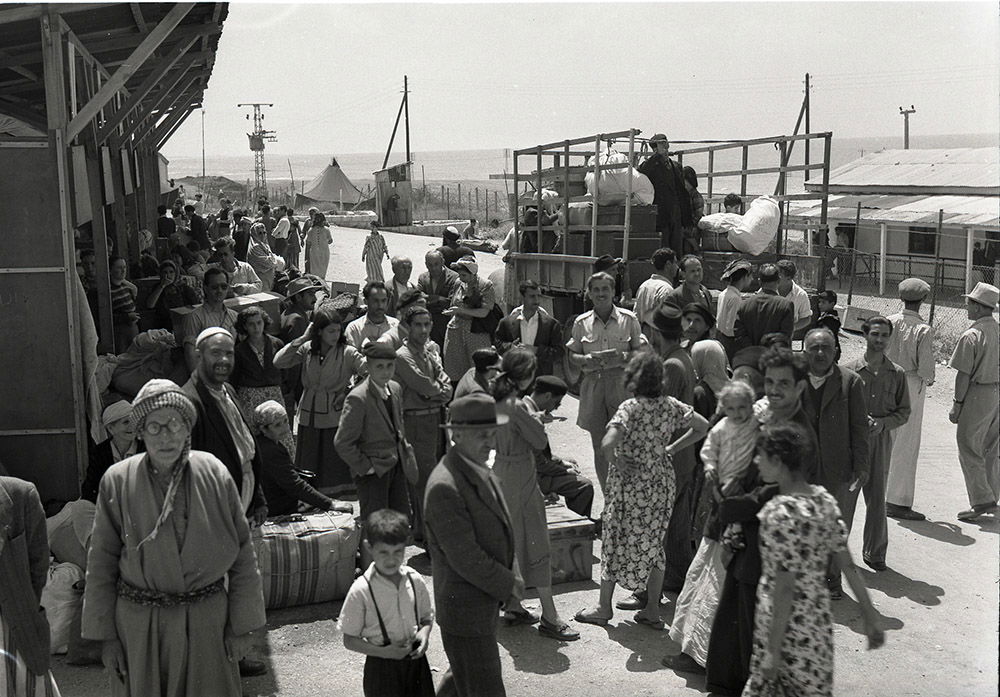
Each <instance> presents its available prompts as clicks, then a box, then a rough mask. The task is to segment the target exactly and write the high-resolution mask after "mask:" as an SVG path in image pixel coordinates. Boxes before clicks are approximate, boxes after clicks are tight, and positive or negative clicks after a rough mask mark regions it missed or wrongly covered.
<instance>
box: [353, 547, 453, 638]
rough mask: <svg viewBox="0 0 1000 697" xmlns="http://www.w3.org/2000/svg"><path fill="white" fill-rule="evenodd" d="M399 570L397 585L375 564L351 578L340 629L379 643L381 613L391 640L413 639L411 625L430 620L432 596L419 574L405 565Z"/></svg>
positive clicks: (412, 627)
mask: <svg viewBox="0 0 1000 697" xmlns="http://www.w3.org/2000/svg"><path fill="white" fill-rule="evenodd" d="M399 572H400V574H402V576H403V578H402V579H401V580H400V582H399V585H398V586H397V585H396V584H394V583H393V582H392V581H390V580H389V579H387V578H386V577H385V576H383V575H382V574H380V573H378V571H376V570H375V564H374V563H372V565H371V566H369V567H368V569H367V570H366V571H365V572H364V574H362V575H361V576H359V577H358V578H357V579H355V580H354V583H353V584H351V588H350V590H348V591H347V597H346V598H344V605H343V607H342V608H341V610H340V618H339V620H338V625H339V628H340V631H341V632H343V633H344V634H346V635H348V636H356V637H360V638H362V639H364V640H366V641H368V642H371V643H372V644H375V645H376V646H381V645H382V641H383V637H382V628H381V627H380V626H379V621H378V614H381V615H382V621H383V622H384V623H385V631H386V634H388V635H389V641H391V642H398V641H402V640H404V639H405V640H407V641H412V640H413V637H414V627H416V626H418V624H419V625H423V624H429V623H430V622H432V621H433V619H434V608H433V606H432V604H431V596H430V593H429V592H428V591H427V586H426V585H425V584H424V581H423V579H422V578H421V577H420V574H418V573H417V572H415V571H414V570H413V569H411V568H410V567H408V566H406V565H403V566H401V567H400V568H399ZM411 579H412V584H411V582H410V581H411ZM369 583H370V584H371V586H370V587H369V585H368V584H369ZM376 603H378V614H377V613H376V612H375V607H376ZM418 618H419V622H418Z"/></svg>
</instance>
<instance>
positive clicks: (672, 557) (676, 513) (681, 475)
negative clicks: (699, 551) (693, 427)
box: [663, 446, 698, 592]
mask: <svg viewBox="0 0 1000 697" xmlns="http://www.w3.org/2000/svg"><path fill="white" fill-rule="evenodd" d="M673 464H674V474H675V476H676V482H677V493H676V496H675V498H674V507H673V510H672V511H671V513H670V525H668V526H667V534H666V535H665V536H664V538H663V551H664V553H665V554H666V557H667V568H666V573H665V574H664V576H663V589H664V590H669V591H677V592H680V590H681V588H683V587H684V578H685V577H686V576H687V571H688V567H689V566H691V562H692V561H693V560H694V545H693V544H692V539H691V521H692V519H693V518H694V505H695V500H694V487H695V469H696V468H697V465H698V463H697V461H696V460H695V456H694V447H693V446H692V447H690V448H685V449H684V450H682V451H681V452H679V453H677V454H676V455H674V463H673Z"/></svg>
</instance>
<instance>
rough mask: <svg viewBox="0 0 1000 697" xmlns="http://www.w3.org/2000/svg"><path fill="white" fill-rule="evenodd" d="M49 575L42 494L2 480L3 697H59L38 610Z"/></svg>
mask: <svg viewBox="0 0 1000 697" xmlns="http://www.w3.org/2000/svg"><path fill="white" fill-rule="evenodd" d="M3 471H4V470H3V467H2V466H0V473H3ZM48 570H49V543H48V538H47V535H46V532H45V512H44V510H42V502H41V500H40V499H39V497H38V490H37V489H35V485H34V484H31V483H30V482H26V481H24V480H21V479H16V478H14V477H6V476H0V690H2V691H0V694H2V695H4V697H59V688H58V687H56V683H55V680H53V678H52V673H50V672H49V623H48V622H47V621H46V619H45V613H44V612H39V609H38V607H39V605H40V604H41V600H42V588H44V587H45V580H46V579H47V578H48Z"/></svg>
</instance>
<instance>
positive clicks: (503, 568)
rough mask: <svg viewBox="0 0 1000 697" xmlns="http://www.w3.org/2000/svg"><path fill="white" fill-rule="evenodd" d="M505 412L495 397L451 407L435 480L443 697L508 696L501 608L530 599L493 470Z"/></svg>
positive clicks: (432, 536)
mask: <svg viewBox="0 0 1000 697" xmlns="http://www.w3.org/2000/svg"><path fill="white" fill-rule="evenodd" d="M508 420H509V417H508V416H507V415H505V414H498V413H497V408H496V402H495V401H494V400H493V398H492V397H490V396H489V395H488V394H484V393H475V394H470V395H468V396H467V397H462V398H461V399H456V400H455V401H454V402H452V403H451V408H450V410H449V421H448V423H447V424H446V425H445V428H446V429H447V432H448V435H449V437H450V439H451V443H452V445H451V448H450V449H449V450H448V452H447V454H445V456H444V457H443V458H441V461H440V462H439V463H438V465H437V467H435V468H434V471H433V472H431V476H430V478H429V479H428V482H427V494H426V498H425V499H424V516H425V534H426V537H427V551H428V552H429V553H430V556H431V562H432V567H433V573H434V605H435V612H436V615H437V617H436V619H437V622H438V626H440V628H441V643H442V644H443V645H444V650H445V653H446V654H448V661H449V663H450V664H451V667H450V668H449V671H448V673H447V674H445V677H444V680H443V681H442V683H441V685H440V686H439V688H438V694H457V695H458V696H459V697H472V696H473V695H475V697H504V695H506V691H505V689H504V685H503V676H502V674H501V669H500V651H499V649H498V648H497V641H496V631H497V624H498V621H499V609H500V606H501V605H502V604H504V603H506V602H507V601H509V600H518V601H519V600H520V599H521V598H522V597H523V596H524V583H523V581H522V580H521V578H520V577H519V575H518V573H517V572H516V570H515V569H514V535H513V530H512V528H511V523H510V514H509V512H508V510H507V504H506V502H505V501H504V497H503V493H502V490H501V486H500V482H499V481H498V480H497V478H496V476H495V475H494V474H493V473H492V471H491V470H490V468H489V467H488V466H487V464H486V461H487V458H488V457H489V454H490V450H491V449H492V448H493V447H494V446H495V445H496V432H497V427H498V426H501V425H503V424H504V423H506V422H507V421H508Z"/></svg>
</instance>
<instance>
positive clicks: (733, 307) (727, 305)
mask: <svg viewBox="0 0 1000 697" xmlns="http://www.w3.org/2000/svg"><path fill="white" fill-rule="evenodd" d="M752 269H753V267H752V266H751V265H750V262H749V261H747V260H745V259H738V260H737V261H734V262H733V263H732V264H730V265H729V266H727V267H726V270H725V271H723V272H722V280H723V281H726V282H727V283H728V285H727V286H726V289H725V290H724V291H722V293H720V294H719V314H718V316H717V317H716V322H717V324H716V328H715V338H716V339H717V340H718V341H719V343H720V344H722V346H723V347H724V348H725V349H726V356H728V357H729V360H730V361H732V360H733V356H734V355H735V353H736V313H737V312H738V311H739V309H740V304H741V303H742V302H743V293H744V291H746V289H747V287H749V285H750V272H751V270H752Z"/></svg>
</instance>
